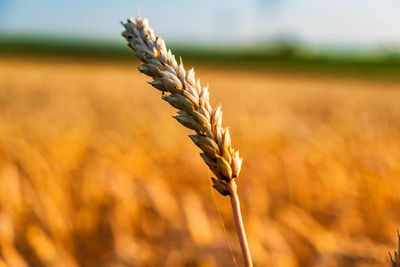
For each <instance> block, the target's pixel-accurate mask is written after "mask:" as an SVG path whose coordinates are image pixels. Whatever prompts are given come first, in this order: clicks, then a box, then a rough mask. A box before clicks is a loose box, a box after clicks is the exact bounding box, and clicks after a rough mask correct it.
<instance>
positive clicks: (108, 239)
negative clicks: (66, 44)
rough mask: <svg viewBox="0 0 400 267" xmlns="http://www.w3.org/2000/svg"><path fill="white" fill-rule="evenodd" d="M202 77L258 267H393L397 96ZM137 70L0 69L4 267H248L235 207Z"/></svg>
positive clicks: (94, 66)
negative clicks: (234, 165)
mask: <svg viewBox="0 0 400 267" xmlns="http://www.w3.org/2000/svg"><path fill="white" fill-rule="evenodd" d="M195 67H196V73H197V76H198V77H200V78H201V80H202V83H203V84H206V83H209V84H210V92H211V102H212V104H213V105H214V106H215V105H217V104H219V103H221V104H222V107H223V111H224V125H229V126H230V130H231V136H232V142H233V144H234V146H235V147H236V148H239V149H240V152H241V155H242V157H244V162H243V167H242V174H241V177H240V178H238V180H237V183H238V189H239V195H240V198H241V202H242V212H243V215H244V221H245V228H246V231H247V234H248V239H249V245H250V248H251V250H252V254H253V255H252V256H253V258H254V259H253V260H254V263H255V266H260V267H261V266H273V267H275V266H276V267H295V266H299V267H300V266H326V267H334V266H344V267H346V266H389V265H390V263H389V257H388V251H392V250H394V248H395V247H396V244H395V242H396V229H397V228H399V227H400V180H399V178H400V85H399V84H398V83H395V82H384V81H382V80H380V81H378V80H376V81H372V80H368V81H367V80H357V79H354V78H340V77H328V76H320V77H317V76H310V75H308V76H306V75H300V74H288V73H287V74H285V73H268V72H267V71H263V72H251V71H245V70H234V69H230V70H228V69H224V68H223V67H213V68H211V67H201V66H200V67H197V66H195ZM146 81H148V79H147V78H146V77H145V76H144V75H142V74H140V73H139V72H138V71H137V62H135V61H132V63H127V62H125V63H119V62H89V61H65V60H64V61H61V60H58V61H57V60H56V59H54V60H46V61H44V60H34V59H25V60H22V59H2V61H1V63H0V266H1V267H3V266H16V267H18V266H177V267H179V266H241V264H242V262H241V261H242V260H241V252H240V247H239V244H238V241H237V237H236V235H235V226H234V222H233V219H232V216H231V210H230V204H229V198H227V197H226V198H224V197H222V196H220V195H219V194H218V193H217V192H213V190H212V189H211V183H210V177H211V173H210V172H209V170H208V168H207V167H206V166H205V165H204V163H203V162H202V159H201V158H200V156H199V150H198V149H197V148H196V147H195V145H193V144H192V143H191V141H190V139H189V138H188V137H187V135H188V134H190V131H189V130H186V129H184V128H183V127H181V126H180V125H179V124H178V123H177V122H176V121H175V120H174V119H173V118H171V116H172V115H174V113H175V112H174V109H173V108H171V107H169V106H168V105H167V103H166V102H164V101H162V100H161V99H160V93H159V92H158V91H157V90H155V89H154V88H152V87H151V86H150V85H148V84H146Z"/></svg>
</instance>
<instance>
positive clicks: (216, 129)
mask: <svg viewBox="0 0 400 267" xmlns="http://www.w3.org/2000/svg"><path fill="white" fill-rule="evenodd" d="M122 25H123V26H124V27H125V31H124V32H123V33H122V36H123V37H125V39H126V40H127V41H128V46H129V47H130V48H132V50H133V51H135V54H136V57H137V58H138V59H139V60H140V61H142V62H143V64H142V65H141V66H140V67H139V71H141V72H142V73H144V74H146V75H148V76H150V77H152V78H153V81H152V82H150V84H151V85H152V86H153V87H155V88H156V89H158V90H160V91H161V92H162V99H163V100H165V101H167V102H168V103H169V104H170V105H171V106H173V107H175V108H176V109H178V110H179V111H178V115H177V116H174V118H175V119H176V120H177V121H178V122H180V123H181V124H182V125H183V126H185V127H187V128H190V129H192V130H194V131H195V132H196V134H193V135H189V137H190V138H191V139H192V141H193V142H194V143H195V144H196V145H197V146H198V147H199V148H200V149H201V150H202V152H203V153H201V154H200V155H201V157H202V158H203V160H204V162H205V163H206V164H207V165H208V167H209V168H210V170H211V171H212V172H213V173H214V174H215V175H216V178H211V179H212V181H213V183H214V186H213V187H214V188H215V189H216V190H217V191H218V192H219V193H221V194H222V195H224V196H226V195H229V196H230V197H231V203H232V210H233V214H234V218H235V223H236V229H237V232H238V236H239V241H240V245H241V248H242V253H243V258H244V263H245V266H252V262H251V257H250V251H249V247H248V244H247V240H246V235H245V232H244V227H243V220H242V218H241V214H240V206H239V198H238V195H237V189H236V183H235V180H234V179H235V178H237V177H238V175H239V172H240V167H241V165H242V159H241V158H240V157H239V152H238V151H235V150H234V149H233V148H232V145H231V138H230V135H229V129H228V128H223V127H222V111H221V107H220V106H218V107H217V108H215V109H213V108H212V107H211V105H210V100H209V92H208V88H207V87H202V86H201V85H200V81H199V80H197V81H196V80H195V73H194V70H193V69H191V70H189V71H186V70H185V68H184V67H183V63H182V60H180V62H179V64H178V62H177V61H176V59H175V56H174V55H173V54H172V53H171V50H167V48H166V46H165V42H164V40H163V39H162V38H161V37H160V36H156V35H155V34H154V31H153V29H152V28H151V27H150V25H149V23H148V20H147V19H142V18H141V17H140V16H138V17H136V18H130V19H128V20H127V22H126V23H122Z"/></svg>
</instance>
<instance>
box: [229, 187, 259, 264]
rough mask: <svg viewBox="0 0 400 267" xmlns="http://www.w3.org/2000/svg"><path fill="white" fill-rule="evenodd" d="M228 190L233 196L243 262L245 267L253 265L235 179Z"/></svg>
mask: <svg viewBox="0 0 400 267" xmlns="http://www.w3.org/2000/svg"><path fill="white" fill-rule="evenodd" d="M228 190H229V193H230V197H231V205H232V212H233V217H234V218H235V224H236V230H237V234H238V237H239V242H240V248H241V249H242V254H243V262H244V266H245V267H252V266H253V263H252V261H251V255H250V249H249V244H247V238H246V233H245V231H244V226H243V220H242V214H241V212H240V204H239V196H238V194H237V186H236V183H235V181H234V180H232V181H231V182H230V183H228Z"/></svg>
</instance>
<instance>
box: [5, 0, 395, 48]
mask: <svg viewBox="0 0 400 267" xmlns="http://www.w3.org/2000/svg"><path fill="white" fill-rule="evenodd" d="M138 8H140V10H141V13H142V15H144V16H146V17H149V19H150V23H151V25H152V26H153V27H154V28H155V30H156V32H157V33H159V34H160V35H162V36H163V37H164V38H165V39H166V40H167V41H173V42H178V41H185V42H202V43H232V42H233V43H254V42H264V41H268V40H271V39H276V38H282V37H285V38H287V37H290V38H294V39H296V40H299V41H301V42H303V43H306V44H309V45H316V46H334V47H335V46H336V47H340V46H344V47H346V46H347V47H349V46H355V47H368V46H399V45H400V28H399V26H400V1H399V0H202V1H188V0H186V1H185V0H169V1H165V0H164V1H162V0H148V1H144V0H142V1H137V0H113V1H111V0H96V1H94V0H93V1H89V0H86V1H85V0H68V1H67V0H65V1H61V0H0V32H3V33H5V32H6V33H29V34H36V33H40V34H48V35H68V36H79V37H89V38H104V39H115V40H118V38H120V32H121V25H119V21H120V20H121V19H124V18H127V17H130V16H134V15H136V13H137V9H138Z"/></svg>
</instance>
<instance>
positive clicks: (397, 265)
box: [389, 231, 400, 267]
mask: <svg viewBox="0 0 400 267" xmlns="http://www.w3.org/2000/svg"><path fill="white" fill-rule="evenodd" d="M397 238H398V248H397V251H395V252H394V255H393V257H392V254H390V252H389V256H390V262H391V263H392V267H400V233H399V231H397Z"/></svg>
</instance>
